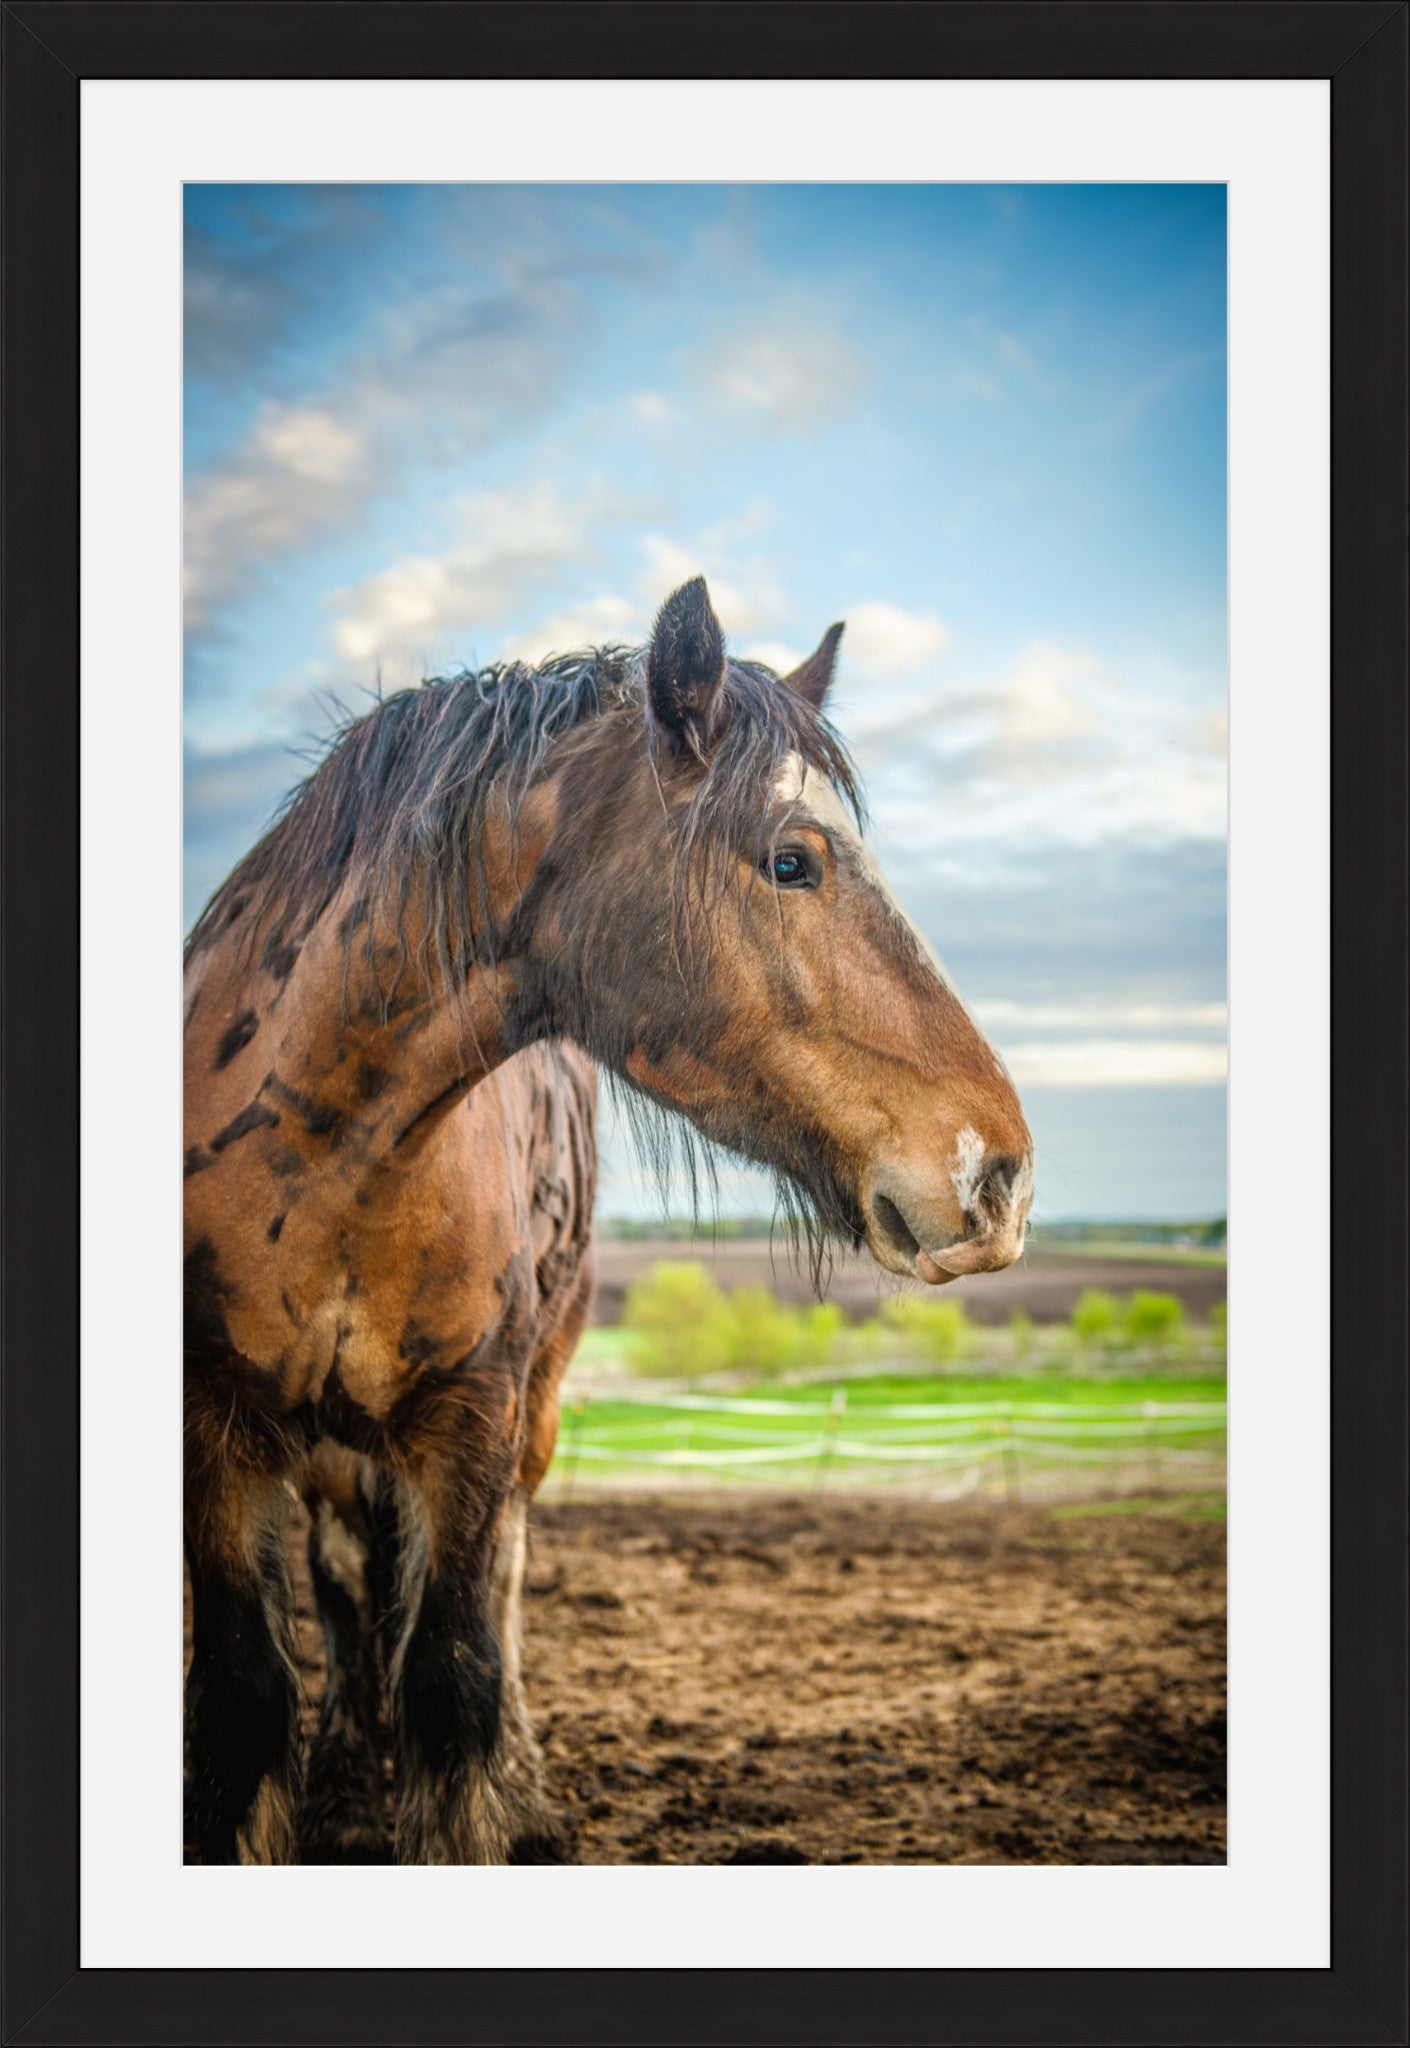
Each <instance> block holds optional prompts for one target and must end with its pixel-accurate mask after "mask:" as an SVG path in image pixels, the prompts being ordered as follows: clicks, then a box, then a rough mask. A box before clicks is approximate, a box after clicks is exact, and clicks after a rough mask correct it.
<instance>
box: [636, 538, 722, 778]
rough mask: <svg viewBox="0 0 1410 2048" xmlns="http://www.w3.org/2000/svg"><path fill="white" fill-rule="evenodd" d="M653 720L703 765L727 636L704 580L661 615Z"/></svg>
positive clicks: (655, 635)
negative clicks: (716, 615) (717, 616)
mask: <svg viewBox="0 0 1410 2048" xmlns="http://www.w3.org/2000/svg"><path fill="white" fill-rule="evenodd" d="M646 687H647V699H648V702H649V704H650V707H651V715H652V717H653V718H654V719H655V720H656V723H657V724H658V725H660V726H664V728H665V730H666V731H667V732H668V733H669V734H670V735H671V738H672V740H673V741H674V742H675V743H676V744H677V745H684V746H687V747H689V749H690V751H691V752H692V753H693V754H695V755H696V756H697V757H698V758H699V759H701V760H704V758H705V756H706V754H707V753H708V752H709V751H710V747H711V745H712V744H713V741H714V738H715V727H716V722H717V719H718V716H719V711H720V706H721V704H722V703H723V700H724V692H725V636H724V634H723V632H722V631H721V629H720V622H719V620H718V619H717V618H716V617H715V613H714V608H713V606H712V605H711V603H710V593H709V591H708V590H707V589H706V587H705V578H704V577H703V576H692V577H691V579H690V581H689V583H683V584H682V585H681V587H680V589H679V590H677V591H673V592H672V594H671V595H670V596H669V597H668V598H667V599H666V602H665V603H664V604H663V605H662V607H661V609H660V611H659V612H658V613H657V615H656V624H655V626H654V627H653V628H652V632H651V651H650V653H649V654H648V656H647V663H646Z"/></svg>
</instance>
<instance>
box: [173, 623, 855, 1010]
mask: <svg viewBox="0 0 1410 2048" xmlns="http://www.w3.org/2000/svg"><path fill="white" fill-rule="evenodd" d="M645 665H646V653H645V650H644V649H641V648H626V647H615V646H609V647H597V648H590V649H587V650H585V651H583V652H580V653H577V654H566V655H556V656H554V657H553V658H552V659H550V660H548V661H546V662H544V663H543V664H542V665H541V666H540V667H537V668H530V667H528V666H527V665H525V664H524V663H521V662H495V663H492V664H491V665H490V666H489V667H487V668H483V669H477V670H474V671H463V672H461V673H460V674H457V675H453V676H436V677H431V678H429V679H428V680H427V681H425V682H423V683H421V684H420V685H418V686H416V687H414V688H411V689H406V690H400V691H398V692H397V693H396V694H395V695H393V696H390V697H387V698H384V699H382V700H381V701H380V702H378V703H377V704H376V705H374V706H373V708H372V709H371V710H370V711H367V712H365V713H363V714H362V715H361V716H359V717H355V718H350V719H348V720H346V721H345V722H344V723H343V724H342V725H340V726H339V727H337V728H336V729H335V730H334V732H333V733H332V734H331V736H330V738H329V740H328V742H327V745H326V749H325V751H324V755H323V758H322V760H321V761H320V762H319V764H318V766H317V767H316V768H315V769H314V770H313V771H312V773H311V774H309V775H308V776H306V777H305V779H304V780H303V781H302V782H300V783H298V784H297V785H296V786H295V788H294V789H292V790H291V791H290V793H289V795H288V796H287V797H286V798H285V800H284V802H283V804H282V805H281V806H280V809H279V811H278V813H277V815H276V817H275V820H274V823H273V824H272V825H271V826H270V828H269V830H268V831H267V832H266V833H265V835H264V837H263V838H262V839H261V840H259V842H258V843H257V844H256V845H255V846H254V847H252V848H251V850H250V851H249V853H247V854H246V855H245V857H244V859H243V860H241V861H240V863H239V864H238V866H236V867H235V869H234V870H233V871H232V872H231V874H230V875H229V876H228V878H227V879H226V880H225V881H224V882H223V883H222V884H221V886H220V888H219V889H217V890H216V892H215V894H214V895H213V896H212V897H211V899H210V901H209V903H208V904H207V905H206V907H205V909H204V910H203V911H202V912H201V914H200V916H199V917H198V918H197V920H196V923H195V924H194V925H193V927H192V929H191V932H190V935H189V937H188V939H187V942H186V955H185V957H186V958H187V959H188V960H189V959H191V958H192V957H193V955H195V954H196V953H199V952H200V951H201V950H203V948H204V947H206V946H208V945H209V944H210V943H211V942H212V940H213V939H215V938H216V937H217V936H218V935H219V934H220V933H222V932H224V931H226V930H227V929H228V928H229V927H230V926H231V925H233V924H235V923H237V922H244V923H245V925H246V929H247V930H248V931H249V932H250V933H251V935H252V936H253V934H254V932H255V931H257V930H258V929H259V927H260V926H261V924H263V923H264V922H265V921H266V920H268V919H271V918H272V919H273V927H274V928H273V930H272V931H270V932H267V933H266V937H265V949H266V951H267V952H268V951H269V950H270V949H271V947H273V946H278V945H280V944H285V943H289V942H294V943H297V942H298V940H299V939H301V938H302V937H303V936H305V935H306V934H307V933H308V931H310V930H311V929H312V927H313V925H314V924H316V923H317V921H318V919H319V918H320V917H321V916H322V915H323V913H324V911H325V910H326V909H327V908H328V905H329V904H330V903H331V902H332V900H333V898H334V897H335V896H336V895H337V894H338V892H339V890H340V888H341V887H342V886H343V884H344V882H345V881H346V880H347V878H348V877H349V875H351V874H354V873H358V874H360V877H361V879H362V881H363V883H364V885H365V886H364V887H363V888H362V891H361V893H362V896H363V897H364V899H365V900H368V901H373V900H381V901H383V902H391V903H393V904H395V905H397V906H398V907H399V908H401V909H404V908H405V906H406V905H407V903H408V901H409V899H410V897H411V894H412V891H413V889H414V888H415V887H417V886H418V885H424V886H425V887H426V888H427V889H428V890H429V903H430V908H431V919H430V930H429V934H428V945H429V947H430V948H431V950H432V951H433V953H434V956H435V958H436V960H437V962H438V963H439V965H440V967H441V969H442V974H443V977H444V978H445V979H446V981H447V984H448V985H449V984H450V983H453V982H454V981H455V980H456V979H458V978H459V976H460V974H461V973H462V972H463V970H464V968H465V967H466V966H468V965H469V964H470V963H471V961H472V960H473V959H474V958H475V957H476V955H475V950H474V948H473V947H472V946H471V943H470V927H471V924H472V923H476V922H481V920H480V919H479V917H478V913H479V912H480V911H481V910H482V909H483V907H484V905H485V903H486V900H487V899H486V878H485V874H484V870H483V867H482V865H481V845H482V840H483V836H484V828H485V825H486V823H487V821H488V817H489V805H490V802H491V799H492V797H497V799H498V802H499V804H500V805H501V806H503V815H505V816H506V817H507V820H508V822H509V824H510V826H511V828H512V827H513V825H514V822H515V820H516V819H517V816H518V812H519V808H520V806H521V804H522V802H523V800H524V797H525V795H526V794H527V792H528V790H529V789H530V788H531V787H532V785H533V783H534V782H535V780H536V779H537V778H538V776H539V775H540V773H541V772H542V770H543V767H544V763H545V759H546V756H547V754H548V752H549V749H550V748H551V747H552V746H553V744H554V743H555V741H557V740H560V739H562V738H563V737H564V736H566V735H567V734H568V733H570V732H572V731H574V730H575V729H576V728H578V727H579V726H581V725H583V724H585V723H586V722H587V721H589V720H591V719H595V718H597V717H599V716H601V715H602V714H603V713H604V712H611V711H625V710H635V711H636V713H637V715H638V716H639V717H643V718H644V715H645V714H644V711H643V692H644V677H645ZM725 703H726V707H727V716H726V722H725V725H724V730H723V733H722V736H721V738H720V741H719V743H718V745H717V746H716V748H715V750H714V753H713V754H712V756H711V759H710V762H709V764H708V769H707V772H706V774H705V775H704V777H703V779H702V780H701V782H700V784H699V787H698V788H697V790H696V791H695V793H694V795H693V797H692V798H691V801H690V804H689V807H688V813H687V816H686V819H685V821H684V829H683V832H682V842H681V843H682V847H683V851H684V854H685V856H686V860H685V865H687V866H690V865H691V856H692V855H700V856H703V861H702V860H697V861H696V862H695V863H694V865H695V866H696V868H697V871H700V870H702V869H703V868H704V867H708V866H709V863H710V856H711V853H712V851H713V850H715V849H717V848H718V847H720V846H722V845H723V844H724V843H725V842H726V841H727V840H728V839H729V837H730V835H731V834H732V832H733V830H734V829H735V828H736V827H737V826H738V825H739V824H740V823H741V822H742V821H743V819H744V817H745V816H746V815H747V814H748V813H749V811H750V810H751V808H753V807H755V806H757V803H758V800H759V794H760V791H761V789H763V788H766V787H767V786H768V785H769V782H770V779H771V778H772V777H773V776H775V775H776V774H777V771H778V768H779V766H780V765H781V763H782V761H783V759H784V757H785V756H786V755H787V754H789V753H796V754H798V755H799V756H800V757H801V758H802V759H803V760H804V761H805V762H806V763H807V764H808V765H809V766H810V767H813V768H815V769H817V770H818V771H819V772H820V773H821V774H823V775H825V776H826V777H827V778H828V779H829V781H831V782H832V783H833V785H834V786H835V787H836V788H837V789H838V790H839V792H840V793H841V794H842V796H843V797H844V798H845V800H846V801H847V802H848V803H849V804H850V805H851V807H852V809H853V811H854V812H855V813H856V814H857V815H858V816H859V817H860V814H861V797H860V792H859V789H858V786H857V782H856V776H855V772H854V770H853V768H852V765H851V762H850V761H849V759H848V757H847V754H846V751H845V749H844V748H843V746H842V743H841V741H840V740H839V739H838V738H837V736H836V734H835V733H834V732H833V731H832V729H831V727H830V726H829V725H828V723H827V721H826V720H825V719H823V718H821V717H820V716H819V715H818V714H817V713H816V712H814V711H813V709H812V707H811V706H810V705H808V704H807V703H806V702H805V701H804V699H803V698H802V697H800V696H799V695H798V693H797V692H796V691H794V690H792V689H791V688H790V687H789V686H788V684H787V683H785V682H784V681H783V680H782V679H781V678H780V677H779V676H778V675H777V674H776V673H775V672H774V671H773V670H772V669H770V668H767V667H765V666H764V664H763V663H761V662H742V661H731V662H730V663H729V664H728V668H727V673H726V683H725ZM647 743H648V742H647V740H646V738H645V737H644V738H643V745H646V744H647ZM482 951H483V941H482Z"/></svg>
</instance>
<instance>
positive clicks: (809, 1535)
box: [300, 1493, 1225, 1864]
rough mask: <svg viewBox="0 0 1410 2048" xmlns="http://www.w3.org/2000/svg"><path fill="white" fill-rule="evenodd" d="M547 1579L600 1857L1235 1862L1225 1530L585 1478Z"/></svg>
mask: <svg viewBox="0 0 1410 2048" xmlns="http://www.w3.org/2000/svg"><path fill="white" fill-rule="evenodd" d="M300 1583H301V1620H300V1642H301V1653H302V1654H301V1661H302V1662H303V1666H304V1672H303V1676H304V1681H305V1685H306V1688H307V1690H308V1694H309V1698H310V1702H312V1701H313V1700H314V1699H316V1697H317V1693H318V1689H319V1686H320V1685H321V1682H322V1672H321V1654H320V1651H319V1647H318V1634H317V1630H316V1628H315V1625H314V1621H313V1616H312V1612H311V1608H310V1606H309V1601H308V1587H307V1579H306V1575H304V1574H303V1573H302V1570H301V1572H300ZM527 1585H528V1598H527V1600H526V1603H525V1606H526V1624H525V1680H526V1686H527V1691H528V1696H529V1701H530V1706H531V1709H532V1711H533V1714H534V1718H535V1723H536V1726H537V1729H538V1732H539V1735H540V1738H541V1740H542V1742H543V1745H544V1750H545V1754H546V1757H547V1761H548V1769H549V1777H550V1785H551V1790H552V1793H553V1797H554V1799H555V1801H556V1803H557V1805H558V1807H559V1810H560V1813H561V1815H562V1818H563V1821H564V1823H565V1829H566V1833H567V1835H568V1838H569V1841H570V1843H571V1845H572V1847H573V1850H574V1852H575V1854H576V1857H577V1859H578V1860H579V1861H581V1862H584V1863H1141V1864H1147V1863H1220V1862H1222V1861H1223V1860H1224V1856H1225V1775H1224V1774H1225V1691H1224V1685H1225V1578H1224V1524H1223V1522H1222V1521H1200V1520H1184V1519H1181V1518H1180V1516H1179V1515H1178V1514H1176V1513H1171V1512H1163V1513H1152V1512H1149V1511H1148V1512H1146V1513H1144V1514H1132V1513H1126V1512H1116V1513H1110V1512H1103V1513H1099V1514H1091V1513H1088V1512H1081V1513H1070V1514H1064V1513H1061V1512H1059V1513H1057V1514H1054V1513H1053V1512H1052V1511H1051V1510H1048V1509H1040V1508H1028V1509H1020V1508H1006V1507H1001V1506H991V1505H988V1504H978V1503H969V1502H967V1503H963V1504H961V1505H943V1506H941V1505H933V1504H928V1503H925V1502H922V1501H917V1500H913V1499H910V1498H897V1497H894V1496H887V1497H884V1498H880V1499H877V1498H874V1497H872V1498H862V1497H847V1496H843V1495H836V1496H832V1495H829V1496H821V1497H817V1498H814V1497H811V1496H806V1495H770V1496H760V1495H755V1494H750V1495H740V1494H731V1495H728V1496H725V1495H716V1496H714V1497H705V1498H702V1497H700V1496H693V1497H692V1498H690V1499H688V1500H687V1499H680V1498H676V1497H673V1496H671V1495H667V1494H659V1493H658V1494H647V1493H643V1494H638V1495H635V1496H633V1497H631V1498H629V1499H620V1500H614V1499H605V1498H604V1499H599V1498H587V1499H580V1500H577V1501H573V1502H569V1503H559V1504H554V1505H547V1506H540V1507H537V1508H536V1509H535V1511H534V1521H533V1539H532V1552H531V1557H530V1564H529V1574H528V1581H527Z"/></svg>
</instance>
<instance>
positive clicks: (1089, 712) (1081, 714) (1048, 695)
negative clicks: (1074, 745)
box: [998, 640, 1101, 748]
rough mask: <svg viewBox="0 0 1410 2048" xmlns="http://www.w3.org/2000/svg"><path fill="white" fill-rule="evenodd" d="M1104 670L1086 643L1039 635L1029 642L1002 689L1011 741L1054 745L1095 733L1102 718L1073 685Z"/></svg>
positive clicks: (1002, 715)
mask: <svg viewBox="0 0 1410 2048" xmlns="http://www.w3.org/2000/svg"><path fill="white" fill-rule="evenodd" d="M1099 673H1100V670H1099V665H1098V663H1097V662H1096V661H1095V660H1094V659H1093V657H1092V656H1091V655H1090V654H1088V653H1086V652H1085V651H1083V650H1080V649H1073V648H1067V647H1059V646H1057V645H1055V644H1054V643H1053V642H1052V641H1048V640H1039V641H1035V642H1033V643H1031V644H1030V645H1029V646H1027V647H1025V648H1024V650H1023V652H1022V654H1021V655H1020V656H1019V658H1018V661H1017V663H1016V664H1015V666H1014V667H1013V669H1012V670H1011V671H1010V673H1009V675H1008V677H1007V678H1006V680H1005V682H1004V685H1003V688H1002V690H1001V692H1000V695H999V700H998V702H999V718H998V724H999V734H1000V738H1001V740H1003V741H1006V742H1008V744H1009V745H1011V746H1021V747H1025V748H1034V747H1045V746H1051V745H1052V744H1053V743H1054V742H1055V741H1059V740H1069V739H1072V738H1074V737H1075V736H1076V735H1078V734H1081V733H1095V732H1096V731H1098V730H1099V728H1100V726H1101V720H1100V718H1099V717H1098V715H1097V713H1096V712H1095V711H1094V710H1093V708H1092V706H1091V705H1090V704H1088V703H1086V702H1085V701H1084V700H1083V698H1082V696H1081V694H1080V693H1079V691H1078V690H1076V689H1074V687H1073V685H1074V684H1075V683H1077V682H1079V681H1081V680H1083V679H1087V678H1092V677H1095V676H1096V675H1098V674H1099Z"/></svg>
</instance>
